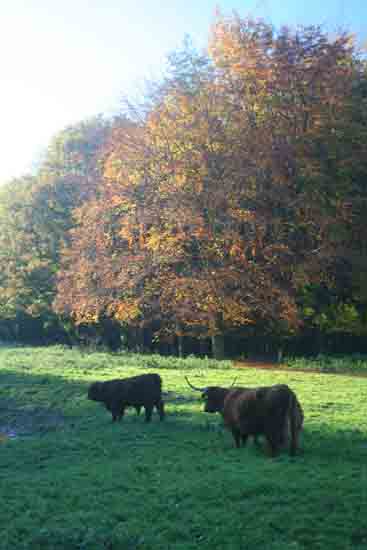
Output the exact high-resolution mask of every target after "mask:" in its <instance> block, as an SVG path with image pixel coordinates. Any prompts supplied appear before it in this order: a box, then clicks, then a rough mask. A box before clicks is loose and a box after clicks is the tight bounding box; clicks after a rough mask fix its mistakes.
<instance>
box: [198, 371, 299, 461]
mask: <svg viewBox="0 0 367 550" xmlns="http://www.w3.org/2000/svg"><path fill="white" fill-rule="evenodd" d="M187 382H188V383H189V381H188V380H187ZM189 384H190V383H189ZM190 386H191V387H192V388H193V389H195V390H200V391H201V392H202V396H203V398H204V400H205V407H204V411H205V412H208V413H215V412H220V413H221V414H222V416H223V420H224V424H225V426H226V427H227V428H228V429H229V430H231V432H232V435H233V438H234V440H235V444H236V447H240V445H241V441H242V444H243V445H245V444H246V441H247V439H248V437H249V436H250V435H252V436H254V437H255V440H256V437H257V436H259V435H264V436H265V438H266V440H267V441H268V443H269V447H270V454H271V456H275V455H276V454H277V453H278V452H279V450H280V449H281V448H282V447H284V446H285V445H287V444H288V443H289V452H290V454H291V455H294V454H295V453H296V452H297V449H298V438H299V433H300V431H301V429H302V426H303V411H302V407H301V405H300V403H299V401H298V399H297V397H296V395H295V393H294V392H293V391H292V390H291V389H290V388H289V387H288V386H287V385H285V384H278V385H275V386H267V387H262V388H221V387H218V386H209V387H207V388H196V387H195V386H193V385H192V384H190Z"/></svg>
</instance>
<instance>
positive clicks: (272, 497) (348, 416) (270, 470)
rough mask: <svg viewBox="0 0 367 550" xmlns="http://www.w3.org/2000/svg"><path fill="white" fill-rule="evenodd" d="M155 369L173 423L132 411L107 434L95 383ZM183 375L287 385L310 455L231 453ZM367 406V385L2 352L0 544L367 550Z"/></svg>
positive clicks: (216, 420) (75, 354) (112, 358)
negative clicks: (94, 398)
mask: <svg viewBox="0 0 367 550" xmlns="http://www.w3.org/2000/svg"><path fill="white" fill-rule="evenodd" d="M147 371H151V372H153V371H156V372H159V373H160V374H161V377H162V379H163V384H164V390H165V391H167V392H169V394H168V397H167V403H166V412H167V418H166V420H165V422H162V423H161V422H159V420H158V418H157V415H155V414H154V415H153V421H152V423H151V424H148V425H146V424H145V423H144V416H143V415H141V416H140V417H138V416H137V415H136V412H135V411H134V410H131V411H128V413H127V415H126V417H125V418H124V420H123V422H122V423H121V424H112V422H111V416H110V415H109V413H107V412H106V410H105V409H103V408H102V407H101V406H100V405H99V404H97V403H94V402H91V401H88V400H87V399H86V390H87V387H88V385H89V384H90V383H91V382H92V381H94V380H106V379H109V378H112V377H125V376H130V375H134V374H137V373H142V372H147ZM185 375H189V377H190V379H191V380H192V381H193V382H194V384H196V385H205V384H212V385H213V384H218V385H228V384H230V383H231V382H232V380H233V378H234V376H237V382H236V384H243V385H250V386H252V385H253V386H256V385H263V384H273V383H279V382H284V383H287V384H289V385H290V386H291V387H292V388H293V389H294V390H295V391H296V392H297V395H298V397H299V399H300V401H301V403H302V405H303V407H304V411H305V430H304V434H303V437H302V449H303V451H302V454H301V455H300V456H297V457H296V458H290V457H289V456H288V455H287V454H282V455H281V456H280V457H278V458H276V459H269V458H267V457H266V456H265V454H264V451H263V450H261V449H258V448H256V446H254V445H253V444H252V442H250V443H249V444H248V446H247V448H244V449H240V450H236V449H234V448H233V442H232V437H231V435H230V434H229V433H228V432H227V431H225V430H224V429H223V427H222V421H221V418H220V416H218V415H207V414H205V413H203V412H202V404H201V403H200V401H199V400H198V399H197V394H195V392H193V391H192V390H191V389H190V388H188V387H187V385H186V383H185V380H184V376H185ZM366 404H367V378H357V377H348V376H340V375H337V376H336V375H333V374H317V373H307V374H306V373H303V372H296V371H295V370H290V371H289V372H286V371H265V370H256V369H238V368H237V369H234V368H232V366H231V363H230V362H222V363H216V362H214V361H211V360H200V359H187V360H179V359H174V358H156V357H155V358H154V359H151V358H149V357H147V356H137V355H135V356H134V355H125V354H107V353H90V354H89V353H82V352H80V351H77V350H64V349H62V348H61V347H55V348H44V349H41V348H1V349H0V432H1V433H2V434H3V435H2V436H1V442H0V487H1V489H0V491H1V493H0V494H1V501H0V532H1V537H0V548H1V549H6V550H12V549H31V550H33V549H35V550H37V549H64V548H65V549H70V550H74V549H85V550H104V549H105V550H115V549H116V550H133V549H139V550H140V549H141V550H166V549H167V550H168V549H177V550H181V549H182V550H191V549H197V548H200V549H204V550H209V549H211V550H217V549H218V550H219V549H253V548H254V549H255V548H256V549H258V550H300V549H306V548H307V549H312V550H314V549H315V550H316V549H329V548H330V549H335V550H347V549H352V548H353V549H354V550H355V549H364V550H365V549H366V547H367V424H366V412H367V405H366ZM12 435H15V436H16V437H11V436H12Z"/></svg>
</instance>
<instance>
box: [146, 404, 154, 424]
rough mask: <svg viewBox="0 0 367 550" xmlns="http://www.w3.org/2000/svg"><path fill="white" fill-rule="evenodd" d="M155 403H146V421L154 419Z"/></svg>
mask: <svg viewBox="0 0 367 550" xmlns="http://www.w3.org/2000/svg"><path fill="white" fill-rule="evenodd" d="M152 412H153V405H145V422H150V421H151V419H152Z"/></svg>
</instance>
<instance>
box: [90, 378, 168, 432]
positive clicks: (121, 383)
mask: <svg viewBox="0 0 367 550" xmlns="http://www.w3.org/2000/svg"><path fill="white" fill-rule="evenodd" d="M88 399H92V400H93V401H100V402H101V403H104V405H105V407H106V409H107V410H109V411H110V412H111V414H112V421H113V422H115V421H116V420H121V418H122V417H123V416H124V412H125V409H126V407H135V409H136V412H137V413H138V414H139V413H140V408H141V407H144V408H145V421H146V422H150V420H151V418H152V412H153V407H155V408H156V409H157V411H158V414H159V417H160V419H161V420H163V418H164V404H163V401H162V380H161V377H160V376H159V374H141V375H139V376H132V377H131V378H124V379H122V380H121V379H116V380H108V381H107V382H94V384H92V385H91V386H90V388H89V390H88Z"/></svg>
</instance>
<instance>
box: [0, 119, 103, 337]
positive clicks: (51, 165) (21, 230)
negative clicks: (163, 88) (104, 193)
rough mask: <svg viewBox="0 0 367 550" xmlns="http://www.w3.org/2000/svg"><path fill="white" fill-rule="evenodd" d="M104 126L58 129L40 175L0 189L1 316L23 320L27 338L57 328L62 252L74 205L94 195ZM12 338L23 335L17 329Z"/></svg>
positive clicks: (90, 124) (98, 123) (86, 124)
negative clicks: (57, 282) (56, 301)
mask: <svg viewBox="0 0 367 550" xmlns="http://www.w3.org/2000/svg"><path fill="white" fill-rule="evenodd" d="M107 130H108V125H107V123H105V122H104V121H103V120H101V119H95V120H91V121H88V122H82V123H80V124H79V125H76V126H73V127H71V128H68V129H66V130H64V131H62V132H60V134H59V135H58V136H56V137H55V138H54V140H53V141H52V143H51V144H50V146H49V148H48V151H47V153H46V155H45V158H44V160H43V162H42V164H41V166H40V168H39V170H38V173H37V174H36V175H35V176H33V177H25V178H20V179H19V180H14V181H12V182H10V183H9V184H8V185H6V186H5V187H4V189H3V190H2V193H1V196H0V228H1V229H0V260H1V261H0V318H3V319H7V320H8V321H11V320H13V326H14V327H17V326H19V319H22V320H23V322H24V320H25V319H26V320H27V324H28V325H29V331H28V332H29V337H30V338H34V339H39V338H42V334H45V333H50V332H51V331H53V332H54V331H55V330H56V331H57V330H59V329H58V328H57V327H58V326H59V320H58V318H57V317H56V316H55V313H54V312H53V310H52V308H51V304H52V301H53V298H54V295H55V275H56V273H57V270H58V267H59V262H60V250H61V246H62V245H63V244H64V241H65V239H66V236H67V231H68V230H69V229H70V228H71V227H72V224H73V221H72V211H73V209H74V208H76V207H77V206H79V205H80V204H82V203H83V201H85V200H86V199H87V198H90V197H91V196H94V195H95V192H96V186H97V183H98V173H99V166H98V150H99V149H100V147H101V145H102V143H103V141H104V139H105V138H106V135H107ZM32 327H33V329H32ZM52 327H53V328H52ZM23 332H24V331H23ZM32 334H33V336H32ZM15 336H19V337H21V334H19V330H18V329H17V330H15ZM54 336H55V334H54V335H53V337H54Z"/></svg>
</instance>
